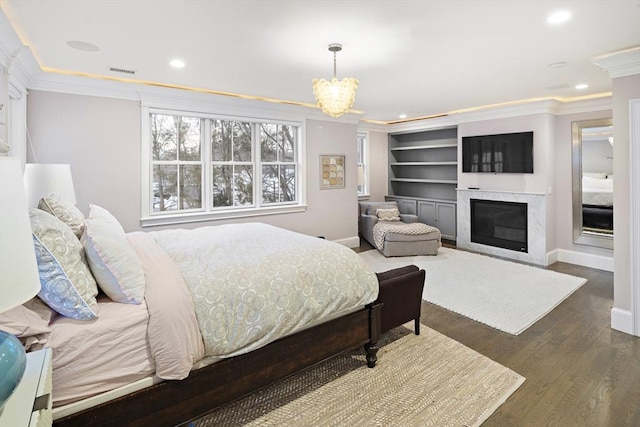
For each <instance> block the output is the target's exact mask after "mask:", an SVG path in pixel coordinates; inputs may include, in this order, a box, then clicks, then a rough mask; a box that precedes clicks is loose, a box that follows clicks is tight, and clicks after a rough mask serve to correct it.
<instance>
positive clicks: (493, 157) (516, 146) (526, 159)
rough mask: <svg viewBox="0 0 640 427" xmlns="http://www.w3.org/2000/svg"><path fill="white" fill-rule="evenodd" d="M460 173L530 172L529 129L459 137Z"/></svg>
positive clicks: (530, 144) (530, 133)
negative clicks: (526, 130)
mask: <svg viewBox="0 0 640 427" xmlns="http://www.w3.org/2000/svg"><path fill="white" fill-rule="evenodd" d="M462 172H489V173H533V132H519V133H505V134H500V135H481V136H463V137H462Z"/></svg>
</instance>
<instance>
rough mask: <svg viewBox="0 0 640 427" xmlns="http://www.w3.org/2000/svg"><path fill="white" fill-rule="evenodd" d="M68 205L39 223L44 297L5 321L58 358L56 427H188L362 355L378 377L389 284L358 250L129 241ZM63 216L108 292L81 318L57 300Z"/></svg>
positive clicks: (185, 238) (101, 213) (230, 235)
mask: <svg viewBox="0 0 640 427" xmlns="http://www.w3.org/2000/svg"><path fill="white" fill-rule="evenodd" d="M55 202H56V203H58V204H62V205H64V202H63V201H60V200H55ZM50 204H55V203H53V202H50ZM64 208H65V209H64V210H63V211H64V215H62V214H60V213H58V216H57V217H56V216H55V215H53V214H51V212H45V213H42V211H45V210H43V209H41V210H40V211H39V212H30V214H32V229H34V246H35V247H36V254H37V255H38V262H39V268H40V273H41V274H40V276H41V284H42V288H43V290H42V291H41V293H40V294H39V295H38V297H37V298H35V299H34V300H32V301H30V302H29V303H27V304H25V305H24V306H22V307H20V308H18V309H17V311H21V313H22V314H21V315H20V316H19V317H20V320H16V319H11V318H10V317H11V312H7V313H8V314H7V313H4V314H2V315H1V316H0V327H2V328H3V329H7V328H8V329H10V330H11V328H13V330H14V331H16V335H19V336H21V339H23V342H25V345H26V346H27V347H28V348H30V349H38V348H41V347H51V348H52V349H53V399H54V425H61V426H63V425H64V426H66V425H82V426H87V425H178V424H181V423H185V422H188V421H189V420H192V419H194V418H197V417H199V416H201V415H203V414H205V413H207V412H209V411H211V410H213V409H215V408H217V407H219V406H221V405H222V404H224V403H227V402H229V401H231V400H233V399H235V398H237V397H240V396H242V395H244V394H247V393H249V392H251V391H254V390H256V389H259V388H261V387H264V386H266V385H268V384H270V383H272V382H274V381H276V380H278V379H280V378H283V377H285V376H288V375H290V374H292V373H294V372H297V371H299V370H301V369H304V368H306V367H308V366H311V365H313V364H315V363H318V362H320V361H322V360H324V359H326V358H329V357H331V356H333V355H336V354H338V353H340V352H343V351H345V350H348V349H351V348H354V347H357V346H364V347H365V351H366V360H367V365H368V366H369V367H373V366H375V363H376V352H377V347H376V342H377V340H378V337H379V335H380V317H381V304H379V303H375V302H374V301H375V300H376V297H377V293H378V283H377V279H376V276H375V274H374V273H373V272H371V271H370V270H369V269H368V267H367V266H366V264H365V263H364V262H363V261H362V260H361V259H360V257H358V256H357V254H355V253H354V252H353V251H351V250H350V249H348V248H346V247H344V246H342V245H339V244H336V243H333V242H329V241H326V240H324V239H318V238H315V237H310V236H305V235H302V234H299V233H294V232H291V231H288V230H284V229H280V228H277V227H273V226H269V225H266V224H261V223H246V224H237V225H222V226H213V227H203V228H200V229H196V230H181V229H175V230H163V231H157V232H149V233H143V232H136V233H129V234H125V233H124V231H123V230H122V228H121V227H120V225H119V224H118V223H117V220H115V218H113V217H112V216H111V215H110V214H109V213H108V212H107V211H106V210H104V209H102V208H100V207H97V206H92V207H91V214H90V215H89V216H88V218H86V219H84V218H82V219H81V218H78V213H77V212H74V211H73V208H72V207H70V206H68V205H64ZM55 210H56V209H50V211H55ZM34 211H35V210H34ZM69 212H72V213H73V215H72V216H75V219H73V218H71V219H70V218H69ZM34 218H36V219H35V220H34ZM62 219H64V220H65V221H66V223H65V227H67V226H68V228H69V231H67V230H62V231H61V232H60V235H59V236H57V238H58V240H59V239H62V238H63V237H64V239H66V240H71V239H76V240H78V238H80V239H79V240H78V242H79V243H80V245H81V247H82V249H83V253H82V257H85V258H86V264H87V271H89V272H90V274H91V277H85V279H86V280H87V281H89V282H90V281H91V278H94V279H95V282H96V285H97V287H98V288H99V292H96V295H94V299H93V300H92V299H91V298H90V297H89V298H86V300H85V298H84V297H86V295H84V294H83V292H84V291H83V290H82V289H80V288H81V286H80V285H78V289H77V292H76V293H77V294H78V295H80V296H82V298H80V297H78V301H77V305H78V307H79V308H78V307H76V308H75V309H74V310H75V311H73V310H72V311H70V312H65V310H68V309H69V307H70V305H69V304H67V306H65V307H56V309H55V310H54V309H53V307H51V305H52V304H53V305H55V301H54V303H50V301H49V300H47V298H49V297H50V295H48V294H47V293H48V292H50V290H47V289H45V288H46V287H47V286H48V285H49V282H55V280H54V279H53V278H52V276H51V273H50V272H44V273H43V267H42V265H43V264H44V263H43V262H41V257H44V256H45V255H46V253H45V252H43V253H39V250H40V251H41V252H42V251H43V249H42V247H41V246H47V238H46V236H45V235H44V234H43V233H42V231H43V229H46V230H49V231H50V228H52V227H53V226H55V227H58V228H61V226H60V224H59V223H60V222H62ZM54 220H55V221H58V222H55V223H54ZM42 223H46V224H48V225H47V226H43V225H42ZM34 224H38V225H34ZM69 233H72V234H71V235H70V234H69ZM74 233H75V235H73V234H74ZM61 236H62V237H61ZM70 244H71V245H75V246H72V247H73V248H76V249H77V247H78V246H77V245H76V242H70ZM52 250H53V249H52ZM68 252H70V253H71V254H72V255H73V256H75V255H76V254H75V252H76V251H75V250H70V251H68ZM47 253H48V252H47ZM43 254H44V255H43ZM66 256H67V255H65V254H62V255H58V256H56V259H57V260H63V259H65V257H66ZM82 257H81V258H82ZM106 259H109V261H108V262H107V261H105V260H106ZM132 260H133V262H132ZM81 261H82V259H81ZM81 268H82V267H81ZM45 273H46V274H45ZM67 273H68V274H66V276H65V277H67V279H72V280H75V281H76V282H77V283H82V277H80V278H78V277H75V276H74V275H73V274H71V273H69V271H67ZM141 274H142V276H141ZM43 277H44V280H45V282H46V285H47V286H45V283H44V282H43ZM141 277H142V279H141ZM98 284H99V285H98ZM89 287H90V286H89ZM85 293H86V292H85ZM74 295H75V294H74ZM83 295H84V296H83ZM43 301H44V302H46V305H45V304H44V303H43ZM56 301H57V300H56ZM60 311H62V312H63V313H60ZM73 316H80V317H82V316H85V318H80V319H76V318H73ZM25 319H28V320H25ZM20 321H22V322H23V323H25V324H26V326H24V325H22V326H23V327H22V329H20V327H18V325H17V323H20ZM12 322H13V323H12Z"/></svg>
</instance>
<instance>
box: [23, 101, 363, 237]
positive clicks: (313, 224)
mask: <svg viewBox="0 0 640 427" xmlns="http://www.w3.org/2000/svg"><path fill="white" fill-rule="evenodd" d="M27 114H28V129H29V133H30V135H31V140H32V143H33V148H34V150H35V153H36V157H37V161H38V162H41V163H54V162H57V163H69V164H71V170H72V173H73V178H74V184H75V189H76V193H77V194H76V198H77V200H78V206H79V207H80V208H81V210H83V212H84V213H85V214H86V213H87V210H88V208H87V207H88V204H89V203H93V204H97V205H101V206H103V207H105V208H106V209H108V210H110V211H111V212H112V213H113V214H114V215H115V216H116V217H117V218H118V220H119V221H120V222H121V223H122V225H123V227H124V228H125V230H126V231H134V230H139V229H141V227H140V217H141V211H140V209H141V208H140V205H141V200H140V197H141V184H140V182H141V180H140V176H141V163H140V162H141V161H140V153H141V140H140V139H141V128H140V126H141V125H140V120H141V112H140V103H139V102H138V101H129V100H119V99H111V98H103V97H94V96H85V95H70V94H62V93H55V92H47V91H37V90H33V91H31V92H30V95H29V99H28V113H27ZM356 141H357V128H356V125H355V124H350V123H341V122H337V121H322V120H307V123H306V159H305V160H306V165H307V171H308V173H307V180H306V186H307V205H308V208H307V210H306V212H302V213H292V214H285V215H268V216H260V217H252V218H250V219H244V220H225V221H215V222H201V223H194V224H185V225H181V227H184V228H195V227H199V226H204V225H217V224H223V223H230V222H247V221H261V222H266V223H269V224H273V225H276V226H280V227H284V228H287V229H290V230H294V231H298V232H301V233H305V234H309V235H321V236H325V237H326V238H327V239H330V240H346V241H352V242H353V241H355V244H356V245H357V235H358V225H357V216H356V214H355V212H356V211H357V185H356V184H357V179H356V166H355V161H356ZM29 151H30V150H29ZM320 154H344V155H346V161H347V176H346V188H344V189H336V190H320V184H319V155H320ZM29 155H30V157H29V159H28V160H29V162H33V161H34V159H33V156H32V155H31V153H30V152H29ZM161 228H162V227H151V228H145V231H151V230H158V229H161ZM354 239H355V240H354ZM345 243H346V242H345Z"/></svg>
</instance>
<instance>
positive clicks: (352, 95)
mask: <svg viewBox="0 0 640 427" xmlns="http://www.w3.org/2000/svg"><path fill="white" fill-rule="evenodd" d="M341 50H342V46H341V45H340V44H338V43H332V44H330V45H329V51H331V52H333V78H332V79H331V80H326V79H313V94H314V95H315V97H316V101H318V107H320V108H321V109H322V112H323V113H325V114H327V115H329V116H331V117H340V116H342V115H343V114H344V113H346V112H347V111H349V108H351V106H352V105H353V103H354V102H355V100H356V89H357V88H358V79H355V78H353V77H345V78H344V79H342V80H338V78H337V77H336V52H339V51H341Z"/></svg>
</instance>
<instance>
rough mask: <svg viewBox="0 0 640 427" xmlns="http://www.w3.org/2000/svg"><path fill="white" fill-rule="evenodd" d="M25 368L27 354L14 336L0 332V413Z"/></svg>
mask: <svg viewBox="0 0 640 427" xmlns="http://www.w3.org/2000/svg"><path fill="white" fill-rule="evenodd" d="M26 367H27V353H26V352H25V350H24V346H23V345H22V343H21V342H20V341H19V340H18V338H16V337H15V336H13V335H11V334H8V333H6V332H5V331H0V411H2V408H4V404H5V403H6V402H7V400H9V398H10V397H11V395H12V394H13V391H14V390H15V389H16V387H17V386H18V384H20V380H21V379H22V375H24V370H25V368H26Z"/></svg>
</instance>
